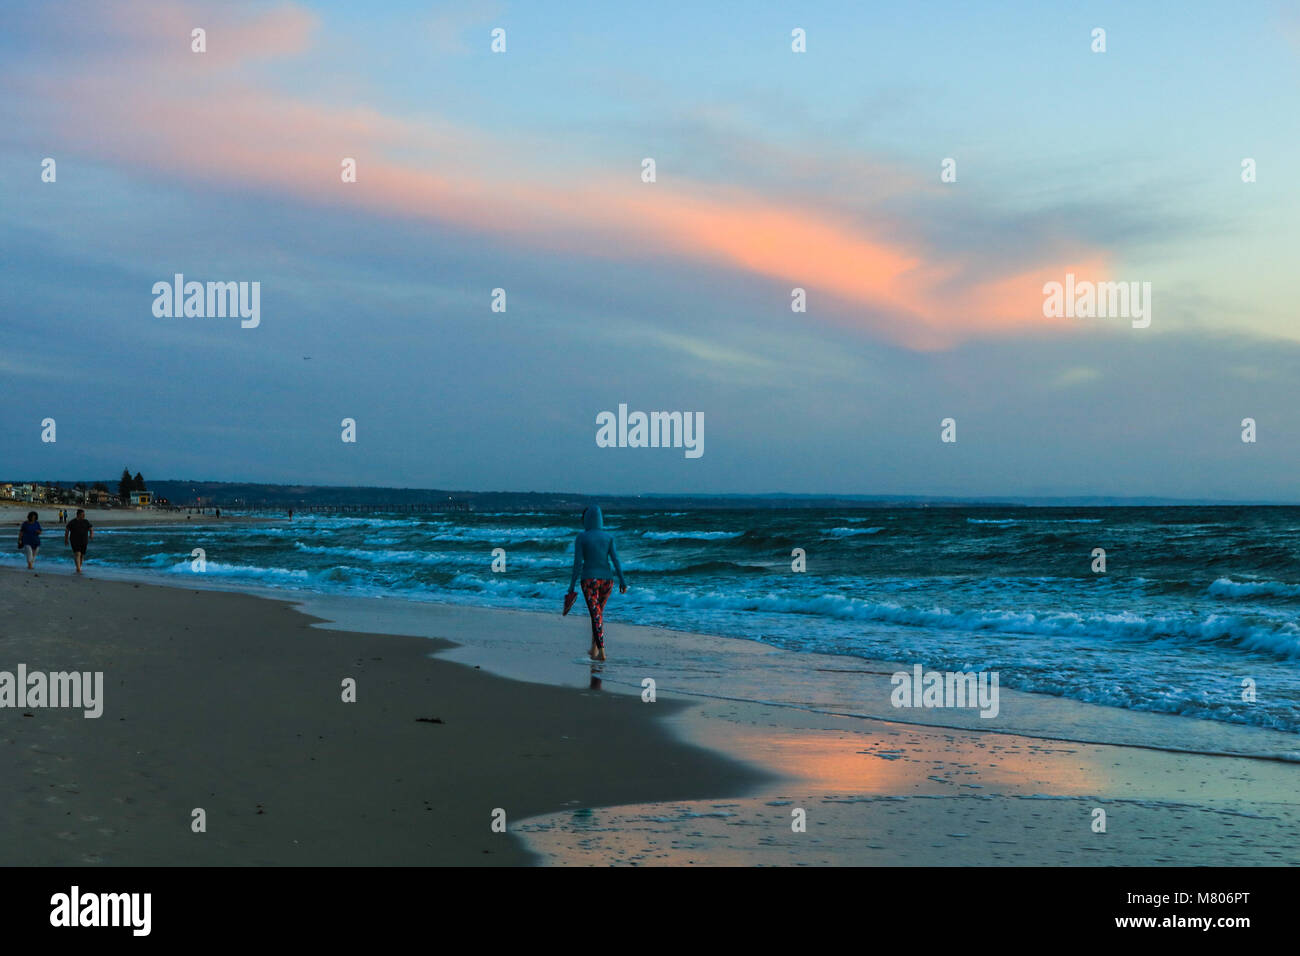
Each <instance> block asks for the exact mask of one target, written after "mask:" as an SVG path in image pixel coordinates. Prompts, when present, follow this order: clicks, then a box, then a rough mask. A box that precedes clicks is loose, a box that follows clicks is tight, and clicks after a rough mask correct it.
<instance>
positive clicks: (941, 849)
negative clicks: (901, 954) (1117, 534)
mask: <svg viewBox="0 0 1300 956" xmlns="http://www.w3.org/2000/svg"><path fill="white" fill-rule="evenodd" d="M23 574H26V572H16V573H15V574H11V575H6V577H16V576H21V575H23ZM53 576H54V577H59V576H60V575H58V574H57V572H56V574H55V575H53ZM62 576H63V577H70V576H68V575H62ZM132 576H135V575H130V574H126V573H123V574H122V578H123V580H120V581H117V582H114V583H117V584H120V585H122V586H123V587H130V588H134V587H136V586H137V585H136V584H133V583H131V581H130V580H129V578H130V577H132ZM139 577H141V578H144V577H148V575H145V574H143V573H141V574H140V575H139ZM84 583H88V582H75V585H81V584H84ZM106 583H107V582H106ZM139 586H140V587H151V588H155V589H156V590H158V591H166V590H172V591H182V592H185V591H188V592H189V593H194V592H195V589H194V588H193V587H189V588H187V587H186V585H185V584H182V583H181V582H179V581H175V582H173V581H167V582H165V583H163V584H158V585H146V584H140V585H139ZM264 590H265V591H266V593H265V594H264V595H258V596H252V595H248V594H244V593H241V592H240V590H237V589H235V588H234V586H233V585H231V583H230V582H225V581H223V582H220V583H218V584H211V583H206V582H205V583H204V586H203V587H202V588H200V589H199V593H204V594H212V595H228V596H235V597H239V598H247V599H250V600H255V601H256V600H269V601H270V602H271V603H273V604H279V605H281V606H283V607H284V608H292V609H294V610H296V611H298V612H299V613H300V614H302V615H305V617H304V618H303V623H302V625H301V627H302V629H304V630H305V631H306V633H307V634H308V635H319V636H322V639H323V640H328V639H327V638H324V635H334V637H335V639H343V640H357V639H365V640H369V639H374V638H375V635H376V632H378V633H380V634H383V635H386V637H385V638H384V639H391V640H408V641H409V640H414V641H415V643H413V644H411V645H409V646H410V648H411V650H412V653H415V654H419V655H420V656H423V657H425V658H428V659H430V661H431V662H433V663H436V662H442V663H443V664H444V665H445V666H447V667H451V666H452V665H453V664H455V665H459V667H457V668H454V670H453V673H460V674H464V673H472V672H473V670H474V669H475V668H480V669H481V671H482V672H487V673H488V674H491V675H493V679H502V678H504V679H507V680H508V681H510V684H509V686H512V687H515V688H521V687H529V688H540V689H545V690H547V691H550V692H554V693H558V694H560V695H561V697H560V700H569V701H570V703H568V704H565V703H559V704H557V705H556V706H557V707H559V708H560V709H561V711H564V710H566V709H567V708H570V707H572V706H574V703H573V698H571V697H569V696H568V695H575V697H588V698H597V699H602V700H621V701H623V702H625V703H627V704H628V705H630V706H631V707H632V708H633V710H632V711H630V712H629V715H628V716H629V717H630V718H631V719H632V720H633V721H635V722H641V723H643V724H644V725H645V726H654V727H655V728H656V732H659V733H663V734H664V736H665V738H666V739H667V740H669V741H670V742H671V743H672V745H674V746H682V747H686V748H688V749H693V751H695V752H697V753H698V754H707V755H708V756H709V757H710V758H713V759H716V760H720V761H722V762H723V763H724V764H725V763H730V764H731V766H732V769H733V770H737V771H738V773H739V776H732V777H731V778H728V777H727V775H726V774H725V773H724V774H722V775H719V774H718V773H717V771H716V767H715V766H714V765H713V764H711V763H710V764H709V765H708V767H705V766H704V765H701V766H700V767H698V768H697V771H698V775H697V776H695V777H693V778H691V779H690V781H689V783H690V786H689V787H688V788H687V789H693V792H694V793H696V794H697V795H698V794H704V796H703V797H702V798H697V799H686V798H679V797H668V798H666V799H663V798H661V797H660V796H656V795H655V794H654V793H653V791H652V789H651V788H647V787H646V786H645V785H644V782H640V783H637V784H636V785H635V786H632V787H631V788H630V789H625V790H622V791H621V792H620V793H619V794H618V795H617V796H616V797H615V798H614V800H613V801H612V802H605V803H600V802H595V803H588V804H587V805H583V806H577V807H576V809H572V808H571V809H564V808H552V809H550V810H546V809H543V808H538V809H537V810H536V812H532V811H531V810H530V812H527V813H525V814H524V815H523V816H516V817H513V818H512V823H511V829H512V832H514V833H515V834H516V836H519V837H521V838H522V840H523V841H524V844H525V846H526V849H525V850H523V851H521V853H522V854H524V855H522V856H520V857H518V858H516V859H514V860H511V861H505V860H504V859H503V860H502V862H526V861H528V860H530V859H536V860H540V861H541V862H547V863H555V864H592V865H601V864H604V863H611V862H612V863H624V864H629V865H639V864H641V863H645V862H650V863H654V862H658V863H682V864H693V863H706V864H717V863H726V862H732V863H741V864H753V863H775V864H780V865H786V864H803V863H811V864H830V863H836V864H846V863H847V864H853V863H873V864H881V865H913V864H937V865H950V864H952V863H954V862H960V860H955V859H954V858H953V856H952V855H951V854H952V853H954V852H956V850H955V849H954V846H953V845H951V840H958V841H959V844H960V845H961V846H963V847H965V848H964V849H962V850H961V854H960V855H961V856H966V855H969V854H970V853H974V854H975V855H976V857H977V858H976V859H973V860H968V861H967V862H984V863H1041V864H1046V863H1053V862H1069V863H1072V864H1077V865H1094V864H1104V865H1141V864H1144V863H1146V864H1163V863H1173V864H1176V865H1203V864H1205V863H1209V862H1220V863H1231V864H1241V863H1243V862H1244V863H1257V864H1273V865H1275V864H1278V863H1281V862H1286V863H1296V862H1300V855H1298V854H1297V851H1296V850H1294V849H1288V848H1294V847H1297V846H1300V801H1298V800H1297V797H1296V788H1295V782H1296V780H1297V778H1296V776H1295V774H1296V773H1297V772H1300V768H1297V767H1296V766H1295V765H1294V764H1292V763H1290V762H1289V761H1287V760H1282V759H1276V758H1273V759H1270V757H1269V756H1268V755H1267V754H1250V755H1245V756H1241V755H1218V754H1216V755H1210V754H1208V753H1206V752H1205V751H1203V750H1197V749H1194V748H1188V747H1169V748H1162V747H1156V746H1153V745H1152V744H1150V743H1149V742H1142V741H1141V740H1140V739H1139V738H1141V737H1142V736H1143V735H1144V734H1145V733H1147V730H1148V728H1153V727H1156V728H1159V727H1166V726H1172V727H1173V729H1174V730H1175V731H1177V732H1178V734H1179V735H1180V737H1181V739H1183V740H1184V741H1187V742H1194V741H1195V740H1196V739H1197V736H1198V734H1199V735H1209V737H1210V738H1214V739H1222V738H1224V737H1231V736H1233V728H1232V727H1231V725H1223V724H1215V723H1213V722H1209V721H1199V720H1196V719H1194V718H1185V717H1177V716H1172V715H1163V714H1144V713H1141V712H1130V711H1119V710H1117V709H1115V708H1105V707H1100V706H1098V705H1091V704H1081V703H1079V702H1074V701H1069V700H1066V699H1064V698H1052V697H1046V696H1045V695H1029V694H1016V693H1015V692H1011V691H1004V692H1003V694H1004V707H1003V710H1004V712H1006V713H1008V715H1009V716H1008V719H1007V723H1006V725H1005V726H995V727H989V726H981V724H987V722H986V721H982V720H981V719H980V718H978V717H972V718H971V719H970V720H968V721H966V724H967V725H966V726H962V720H961V715H960V714H949V715H948V717H949V720H948V722H947V723H944V724H940V725H935V724H933V723H929V722H919V721H908V720H900V719H897V712H894V714H893V715H892V719H891V718H890V717H888V716H881V715H879V714H875V715H873V714H855V715H853V716H845V715H843V714H841V713H836V712H834V711H830V710H824V709H818V708H817V707H816V706H815V705H816V703H817V702H816V700H815V699H814V696H815V694H816V693H818V692H820V691H821V690H823V689H824V688H825V687H826V686H827V682H831V683H832V684H834V682H837V681H839V682H843V681H846V680H847V681H850V682H853V683H852V685H851V686H853V687H856V688H858V689H859V691H861V690H862V689H863V688H864V687H865V686H867V683H869V682H870V681H873V680H874V681H876V682H877V683H879V682H880V681H885V680H887V675H888V671H887V668H886V669H884V670H880V671H878V672H872V671H870V670H868V668H869V667H870V666H871V662H857V663H860V664H863V665H864V666H863V667H858V668H853V669H845V668H844V666H843V665H844V663H845V659H844V658H842V657H839V658H829V659H828V660H829V662H830V663H835V664H838V665H839V666H838V668H833V669H831V670H833V673H826V669H824V668H818V667H817V666H816V665H817V663H819V662H818V661H816V660H815V658H816V657H817V655H811V654H806V653H800V654H795V652H790V651H782V650H780V649H778V648H774V647H772V646H770V645H766V644H762V643H759V642H755V641H746V640H743V639H736V638H723V637H714V636H710V635H701V634H693V633H686V632H672V631H665V630H663V629H659V628H652V627H642V626H637V625H625V624H620V623H617V622H611V623H610V638H609V639H610V642H611V651H612V654H613V659H612V660H611V661H610V662H609V663H608V664H606V665H604V666H603V667H599V668H595V667H592V666H591V664H590V662H589V661H586V660H585V655H582V654H581V653H580V648H581V646H582V644H583V635H582V632H583V631H585V627H586V625H585V621H583V620H580V619H576V618H574V617H572V616H571V617H569V618H561V617H560V616H559V615H558V613H557V614H555V615H543V614H539V613H537V612H533V611H520V610H505V609H500V608H488V607H480V606H472V605H448V604H435V603H432V602H411V601H405V600H401V599H392V598H365V597H360V596H323V595H319V594H315V593H303V592H292V591H285V590H279V591H276V590H275V589H269V588H268V589H264ZM313 639H314V638H313V637H307V638H304V642H303V643H302V644H301V645H300V647H301V649H302V651H303V652H304V653H309V652H313V645H312V643H311V641H312V640H313ZM430 640H433V641H434V642H435V643H433V644H430V643H429V641H430ZM557 648H558V651H557ZM295 662H296V658H295ZM794 665H797V666H798V667H799V668H801V669H802V670H804V671H806V672H807V673H814V674H816V675H817V676H816V682H815V683H799V682H798V681H796V682H794V683H793V684H792V683H790V681H789V671H790V670H791V667H792V666H794ZM652 675H653V676H655V677H656V680H657V681H658V684H659V691H658V693H659V699H658V701H657V702H656V705H655V708H654V711H655V714H656V716H655V717H651V716H650V715H649V712H647V711H646V710H645V705H644V704H643V703H641V701H640V700H639V699H638V697H639V694H640V691H641V682H642V680H643V679H644V678H645V677H646V676H652ZM737 679H745V680H748V681H749V682H750V684H751V685H752V686H754V687H759V688H761V689H763V690H764V691H765V692H767V693H768V694H769V695H771V694H772V692H773V691H774V690H777V691H784V692H787V693H789V692H793V693H795V694H796V696H797V695H798V694H802V695H804V696H805V697H807V698H808V699H802V698H801V699H799V701H798V703H791V702H789V701H779V700H759V699H755V698H754V697H753V695H750V696H736V695H732V696H728V695H725V694H720V693H718V692H717V691H718V688H717V686H716V684H717V682H718V681H719V680H733V681H734V680H737ZM781 679H784V680H785V681H786V682H785V683H782V682H781ZM836 686H839V687H842V686H843V684H842V683H841V684H839V685H836ZM1035 698H1037V699H1035ZM1022 707H1023V708H1024V709H1023V710H1022ZM506 709H507V710H508V711H510V712H511V713H512V714H513V715H514V716H513V723H511V721H510V720H508V721H507V724H510V725H511V726H513V727H514V730H515V731H519V730H521V729H523V728H525V727H526V726H528V725H530V724H531V723H532V718H531V716H524V717H521V716H520V714H521V713H522V711H520V708H519V705H518V703H517V702H516V701H514V700H513V699H512V701H511V703H510V704H509V705H508V706H507V707H506ZM1047 712H1051V713H1052V714H1054V715H1055V716H1054V719H1056V720H1057V721H1058V725H1059V726H1062V727H1064V726H1073V727H1074V728H1075V729H1076V730H1078V729H1085V730H1092V731H1098V730H1099V729H1100V730H1101V731H1103V732H1104V734H1105V735H1106V736H1108V737H1109V738H1111V739H1108V740H1103V741H1099V742H1091V741H1082V740H1077V739H1070V738H1069V737H1066V736H1049V735H1044V734H1033V733H1027V732H1025V730H1024V728H1023V727H1021V728H1019V729H1017V720H1019V719H1022V718H1024V717H1025V715H1026V714H1027V715H1028V717H1027V719H1028V720H1029V721H1030V723H1035V724H1036V723H1041V720H1040V719H1039V718H1040V717H1041V715H1042V714H1043V713H1047ZM633 713H635V716H632V714H633ZM656 718H657V719H656ZM1012 718H1015V719H1012ZM1171 722H1175V723H1173V724H1172V725H1171ZM1202 725H1206V726H1202ZM1124 733H1127V734H1129V735H1132V736H1134V737H1135V739H1131V740H1124V739H1121V738H1122V736H1123V734H1124ZM1260 733H1263V734H1264V735H1266V736H1267V735H1269V733H1270V732H1267V731H1260V730H1259V729H1258V728H1243V729H1242V731H1240V734H1241V735H1242V736H1243V738H1251V739H1258V738H1259V734H1260ZM1277 739H1278V740H1280V741H1283V742H1285V743H1287V744H1289V745H1290V746H1291V747H1292V748H1294V746H1295V741H1294V738H1293V737H1292V736H1291V735H1285V734H1278V735H1277ZM1220 753H1221V751H1220ZM706 763H708V761H706ZM921 770H926V771H928V772H926V773H921V772H920V771H921ZM572 772H574V773H577V774H579V775H584V776H585V777H586V778H588V782H589V783H590V784H592V785H593V786H599V785H600V783H601V781H602V780H604V779H605V778H606V777H607V776H608V773H609V768H608V766H606V765H604V764H602V763H601V761H599V760H597V759H595V758H592V759H590V760H587V761H583V762H580V763H579V765H578V766H577V767H575V768H574V769H573V771H572ZM747 775H748V776H747ZM741 778H744V779H746V780H748V783H747V784H739V783H738V782H737V781H738V780H739V779H741ZM976 781H978V782H976ZM606 782H607V781H606ZM564 802H567V801H564ZM795 805H798V806H800V807H803V808H805V809H807V810H808V812H809V814H810V818H812V817H813V816H814V815H815V817H816V819H815V822H812V823H810V825H809V830H810V831H811V832H809V833H806V834H802V835H798V834H793V833H792V832H791V831H790V824H789V821H788V820H787V819H786V818H785V812H786V811H785V810H784V809H783V808H785V807H788V806H795ZM1099 807H1100V808H1109V812H1112V813H1118V814H1120V815H1121V817H1122V818H1123V819H1124V820H1125V821H1126V824H1127V825H1128V826H1129V827H1131V828H1134V829H1130V830H1128V831H1127V832H1126V833H1125V835H1124V836H1122V837H1117V836H1113V835H1109V834H1106V833H1102V834H1097V833H1094V832H1093V831H1092V830H1091V829H1090V822H1091V820H1092V813H1093V812H1094V811H1095V810H1096V809H1098V808H1099ZM814 811H815V814H814ZM995 811H996V812H995ZM899 820H905V821H906V825H905V826H904V827H903V828H902V829H898V828H897V827H894V824H896V823H897V822H898V821H899ZM981 821H982V822H981ZM1224 821H1228V823H1227V825H1226V826H1225V824H1224ZM516 824H517V825H518V826H517V828H516ZM814 826H819V827H822V828H826V827H829V829H820V830H814V829H813V828H814ZM891 827H894V832H895V833H896V836H895V837H894V838H892V839H891V840H887V841H885V842H880V841H879V840H878V839H877V838H878V837H879V836H880V834H881V833H882V832H885V831H888V830H890V828H891ZM939 831H942V832H943V833H947V834H952V833H958V834H959V836H957V837H951V840H950V844H934V845H929V844H924V843H921V842H919V841H920V839H921V838H920V837H917V836H909V835H908V834H909V833H913V834H918V833H928V832H939ZM1113 832H1114V831H1113V830H1112V833H1113ZM814 833H815V834H816V836H815V837H814V836H813V834H814ZM1048 833H1050V834H1051V837H1052V840H1053V841H1054V845H1053V848H1052V849H1051V852H1048V848H1045V847H1041V846H1038V845H1037V843H1036V842H1035V841H1037V840H1038V839H1040V838H1041V837H1042V836H1044V835H1046V834H1048ZM782 834H784V837H783V836H782ZM872 834H875V837H873V836H872ZM800 836H806V837H808V839H800V838H799V837H800ZM1229 837H1230V839H1229ZM945 839H949V838H945ZM528 853H532V854H534V856H533V857H529V856H527V854H528ZM1288 854H1289V855H1288Z"/></svg>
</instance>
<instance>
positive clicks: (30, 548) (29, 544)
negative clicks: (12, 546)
mask: <svg viewBox="0 0 1300 956" xmlns="http://www.w3.org/2000/svg"><path fill="white" fill-rule="evenodd" d="M36 519H37V514H36V512H35V511H29V512H27V520H26V521H24V522H23V523H22V524H21V525H19V526H18V547H19V548H20V549H21V550H22V552H23V557H25V558H26V559H27V570H28V571H31V570H32V569H33V568H35V567H36V552H37V551H39V550H41V523H40V522H39V521H37V520H36Z"/></svg>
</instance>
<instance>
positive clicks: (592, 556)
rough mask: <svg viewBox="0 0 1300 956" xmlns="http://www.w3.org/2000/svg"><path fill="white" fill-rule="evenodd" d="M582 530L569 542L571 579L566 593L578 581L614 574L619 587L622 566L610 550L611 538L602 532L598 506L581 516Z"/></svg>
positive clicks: (615, 552)
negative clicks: (570, 546)
mask: <svg viewBox="0 0 1300 956" xmlns="http://www.w3.org/2000/svg"><path fill="white" fill-rule="evenodd" d="M582 526H583V527H584V528H585V529H586V530H585V531H579V532H578V536H577V537H576V538H574V539H573V577H572V578H570V579H569V590H570V591H572V590H573V589H574V587H576V586H577V583H578V578H579V577H581V578H582V580H584V581H585V580H587V579H588V578H601V579H605V580H609V579H612V578H613V577H614V576H615V575H618V586H619V587H620V588H621V587H624V584H623V567H622V565H620V564H619V563H618V551H617V550H615V548H614V536H613V535H612V534H610V533H609V532H608V531H606V530H605V527H604V518H603V516H602V515H601V513H600V506H599V505H592V506H591V507H590V508H588V509H587V510H586V512H584V514H583V516H582Z"/></svg>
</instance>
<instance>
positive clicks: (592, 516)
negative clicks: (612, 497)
mask: <svg viewBox="0 0 1300 956" xmlns="http://www.w3.org/2000/svg"><path fill="white" fill-rule="evenodd" d="M604 520H605V519H604V516H603V515H601V513H600V505H590V506H589V507H588V508H587V510H586V511H584V512H583V513H582V526H583V527H584V528H586V529H587V530H588V531H600V530H601V529H602V528H604V527H605V524H604Z"/></svg>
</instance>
